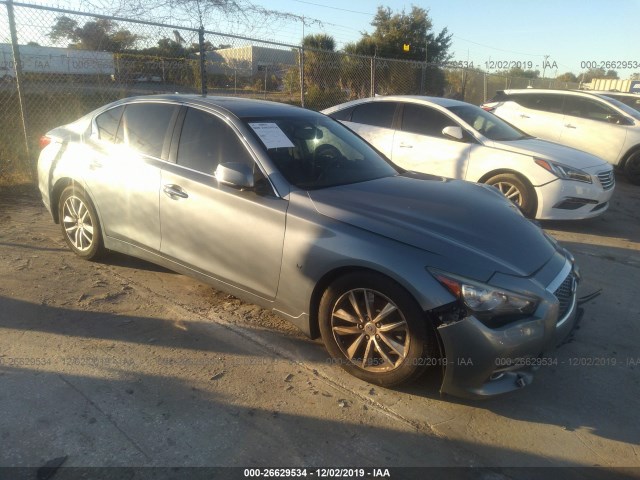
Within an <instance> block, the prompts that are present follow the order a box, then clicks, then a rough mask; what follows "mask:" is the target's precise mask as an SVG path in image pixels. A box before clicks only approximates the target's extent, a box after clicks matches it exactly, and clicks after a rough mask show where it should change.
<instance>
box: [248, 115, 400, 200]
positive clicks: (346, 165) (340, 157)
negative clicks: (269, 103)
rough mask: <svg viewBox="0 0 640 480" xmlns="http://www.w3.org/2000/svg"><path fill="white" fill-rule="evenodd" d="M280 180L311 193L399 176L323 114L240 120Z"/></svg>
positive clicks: (353, 136) (367, 146) (360, 142)
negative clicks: (285, 180)
mask: <svg viewBox="0 0 640 480" xmlns="http://www.w3.org/2000/svg"><path fill="white" fill-rule="evenodd" d="M242 120H243V121H244V122H245V123H246V124H247V126H248V127H249V131H251V132H253V134H254V135H255V136H256V137H257V138H258V139H259V140H260V142H261V143H262V145H263V146H264V147H265V149H266V151H267V154H268V155H269V157H270V158H271V160H272V161H273V163H274V164H275V166H276V167H277V168H278V170H280V172H281V173H282V175H284V177H285V178H286V179H287V180H288V181H289V183H292V184H293V185H295V186H296V187H298V188H302V189H305V190H312V189H317V188H326V187H335V186H337V185H345V184H349V183H358V182H366V181H368V180H374V179H376V178H382V177H389V176H394V175H397V174H398V170H396V167H394V166H392V164H391V163H390V162H389V161H387V160H386V159H385V158H383V157H382V156H381V155H380V154H379V153H377V152H376V151H375V150H374V149H373V148H372V147H371V146H370V145H369V144H368V143H366V142H365V141H364V140H362V139H361V138H360V137H358V136H357V135H355V134H354V133H353V132H351V131H350V130H349V129H347V128H346V127H344V126H343V125H342V124H340V123H338V122H337V121H335V120H333V119H331V118H329V117H325V116H323V115H319V114H317V115H315V114H312V113H311V112H310V114H309V115H296V116H291V117H260V118H258V117H252V118H243V119H242Z"/></svg>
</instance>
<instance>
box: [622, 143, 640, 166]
mask: <svg viewBox="0 0 640 480" xmlns="http://www.w3.org/2000/svg"><path fill="white" fill-rule="evenodd" d="M638 152H640V143H639V144H637V145H634V146H633V147H631V148H630V149H629V150H627V151H626V152H625V154H624V155H623V156H622V160H621V161H620V164H619V165H618V167H619V168H621V169H624V168H625V167H626V165H627V161H628V160H629V158H631V156H632V155H633V154H634V153H638Z"/></svg>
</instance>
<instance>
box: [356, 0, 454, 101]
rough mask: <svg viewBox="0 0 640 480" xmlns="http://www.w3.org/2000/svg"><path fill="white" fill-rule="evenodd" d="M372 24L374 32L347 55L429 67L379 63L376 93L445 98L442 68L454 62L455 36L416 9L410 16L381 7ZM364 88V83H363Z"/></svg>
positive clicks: (421, 10) (364, 37)
mask: <svg viewBox="0 0 640 480" xmlns="http://www.w3.org/2000/svg"><path fill="white" fill-rule="evenodd" d="M371 25H372V26H373V27H375V30H374V31H373V33H371V34H368V33H365V34H363V36H362V38H361V39H360V40H359V41H358V42H356V43H352V44H348V45H346V46H345V48H344V51H345V52H346V53H352V54H359V55H367V56H375V57H382V58H385V59H402V60H413V61H420V62H424V61H425V59H426V60H427V62H428V63H429V64H430V65H429V66H428V67H426V68H423V67H420V68H412V67H411V66H410V65H409V64H402V63H394V62H378V63H377V65H376V92H379V93H388V94H391V93H398V94H401V93H417V92H422V91H424V88H425V84H426V90H427V93H431V94H435V95H441V94H443V92H444V73H443V72H442V70H441V69H440V67H439V65H442V64H444V63H446V62H447V61H449V60H450V59H451V55H450V54H449V47H450V45H451V37H452V35H451V34H449V33H448V31H447V29H446V28H444V29H442V31H440V32H439V33H437V34H436V33H435V32H433V31H432V28H433V25H432V22H431V18H429V14H428V11H427V10H425V9H423V8H420V7H416V6H413V7H412V8H411V12H410V13H408V14H407V13H405V11H404V10H402V12H400V13H393V11H392V10H391V9H390V8H388V7H378V11H377V13H376V16H375V17H374V19H373V21H372V22H371ZM360 83H361V84H362V85H361V86H364V84H363V82H360Z"/></svg>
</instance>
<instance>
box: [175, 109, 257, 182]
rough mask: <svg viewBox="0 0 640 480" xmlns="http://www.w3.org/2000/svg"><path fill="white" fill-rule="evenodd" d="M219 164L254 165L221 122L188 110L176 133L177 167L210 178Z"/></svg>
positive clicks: (229, 128)
mask: <svg viewBox="0 0 640 480" xmlns="http://www.w3.org/2000/svg"><path fill="white" fill-rule="evenodd" d="M223 162H242V163H246V164H247V165H250V166H252V165H253V164H254V162H253V158H252V157H251V155H250V154H249V152H248V151H247V149H246V148H245V146H244V145H243V143H242V141H241V140H240V139H239V138H238V135H237V134H236V132H235V131H234V130H233V129H232V128H231V127H230V126H229V125H227V123H226V122H225V121H224V120H222V119H221V118H218V117H216V116H215V115H212V114H210V113H207V112H203V111H202V110H198V109H195V108H189V109H188V110H187V115H186V117H185V119H184V124H183V126H182V132H181V134H180V143H179V145H178V165H182V166H184V167H187V168H190V169H192V170H196V171H198V172H201V173H206V174H207V175H213V173H214V171H215V169H216V167H217V166H218V164H220V163H223Z"/></svg>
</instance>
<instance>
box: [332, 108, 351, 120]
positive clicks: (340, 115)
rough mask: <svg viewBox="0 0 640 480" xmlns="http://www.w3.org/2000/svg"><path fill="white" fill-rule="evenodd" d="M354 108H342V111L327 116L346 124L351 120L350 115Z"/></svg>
mask: <svg viewBox="0 0 640 480" xmlns="http://www.w3.org/2000/svg"><path fill="white" fill-rule="evenodd" d="M355 108H356V107H349V108H343V109H342V110H338V111H337V112H333V113H331V114H329V116H330V117H331V118H333V119H335V120H346V121H347V122H348V121H349V120H350V119H351V113H352V112H353V110H354V109H355Z"/></svg>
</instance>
